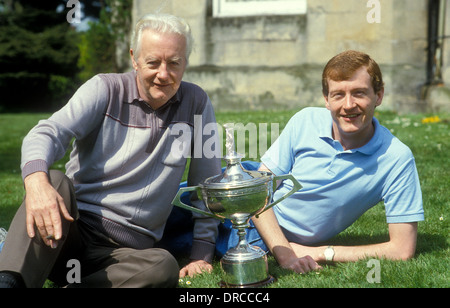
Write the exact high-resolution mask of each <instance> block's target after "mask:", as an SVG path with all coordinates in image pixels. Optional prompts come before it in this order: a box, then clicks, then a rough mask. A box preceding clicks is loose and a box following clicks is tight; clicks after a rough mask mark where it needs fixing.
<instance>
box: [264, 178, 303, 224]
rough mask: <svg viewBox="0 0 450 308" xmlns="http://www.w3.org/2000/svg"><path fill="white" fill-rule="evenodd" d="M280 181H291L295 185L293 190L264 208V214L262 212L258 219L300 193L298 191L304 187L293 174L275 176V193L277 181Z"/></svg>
mask: <svg viewBox="0 0 450 308" xmlns="http://www.w3.org/2000/svg"><path fill="white" fill-rule="evenodd" d="M279 180H291V181H292V183H293V184H294V185H293V186H292V189H291V190H290V191H289V192H287V193H286V194H284V196H283V197H281V198H280V199H278V200H277V201H275V202H273V203H271V204H269V205H268V206H266V207H265V208H264V210H263V211H262V212H260V213H258V214H257V215H255V216H256V218H258V217H259V215H261V214H262V213H264V212H265V211H267V210H268V209H270V208H271V207H273V206H275V205H276V204H278V203H279V202H281V201H283V200H284V199H286V198H287V197H289V196H290V195H292V194H293V193H295V192H296V191H298V190H300V189H301V188H302V185H301V184H300V183H299V182H298V181H297V179H296V178H295V177H294V176H293V175H292V174H284V175H278V176H274V177H273V190H274V191H275V189H276V188H277V181H279Z"/></svg>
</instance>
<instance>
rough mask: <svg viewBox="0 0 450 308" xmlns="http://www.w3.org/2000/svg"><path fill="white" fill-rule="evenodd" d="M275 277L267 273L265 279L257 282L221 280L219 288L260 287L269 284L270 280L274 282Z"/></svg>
mask: <svg viewBox="0 0 450 308" xmlns="http://www.w3.org/2000/svg"><path fill="white" fill-rule="evenodd" d="M276 280H277V279H276V278H274V277H273V276H271V275H269V277H267V279H265V280H263V281H259V282H255V283H249V284H231V283H227V282H225V281H223V280H222V281H221V282H220V284H219V286H220V287H221V288H232V289H233V288H234V289H247V288H248V289H250V288H261V287H264V286H266V285H268V284H271V283H272V282H275V281H276Z"/></svg>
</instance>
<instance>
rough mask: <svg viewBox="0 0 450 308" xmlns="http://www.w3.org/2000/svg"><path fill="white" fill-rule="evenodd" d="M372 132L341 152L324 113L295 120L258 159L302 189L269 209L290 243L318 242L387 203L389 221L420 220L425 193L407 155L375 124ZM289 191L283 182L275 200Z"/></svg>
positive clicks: (402, 146)
mask: <svg viewBox="0 0 450 308" xmlns="http://www.w3.org/2000/svg"><path fill="white" fill-rule="evenodd" d="M373 123H374V126H375V134H374V136H373V137H372V139H371V140H370V141H369V142H368V143H367V144H366V145H364V146H362V147H360V148H357V149H352V150H347V151H344V150H343V148H342V146H341V144H340V143H339V142H338V141H335V140H333V138H332V118H331V115H330V112H329V111H328V110H327V109H325V108H313V107H311V108H305V109H303V110H301V111H300V112H298V113H297V114H296V115H294V116H293V117H292V118H291V119H290V121H289V122H288V124H287V125H286V127H285V129H284V130H283V132H282V133H281V134H280V136H279V138H278V139H277V140H276V141H275V142H274V144H273V145H272V146H271V147H270V149H269V150H268V151H267V152H266V153H265V154H264V156H263V157H262V159H261V160H262V162H263V163H264V164H265V165H266V166H267V167H268V168H269V169H270V170H271V171H272V172H273V173H274V174H276V175H281V174H287V173H292V174H293V175H294V176H295V178H296V179H297V180H298V181H299V182H300V184H302V186H303V188H302V189H300V190H299V191H297V192H296V193H294V194H293V195H292V196H291V197H289V198H287V199H286V200H284V201H283V202H281V203H279V204H278V205H277V206H275V207H274V212H275V214H276V216H277V218H278V222H279V224H280V225H281V227H282V228H283V229H284V230H283V231H285V234H286V237H287V238H288V240H290V241H295V242H297V243H301V244H306V245H310V244H315V243H319V242H322V241H325V240H327V239H329V238H331V237H333V236H335V235H337V234H338V233H340V232H341V231H343V230H344V229H346V228H347V227H349V226H350V225H351V224H352V223H353V222H355V221H356V220H357V219H358V218H359V217H360V216H361V215H362V214H363V213H364V212H366V211H367V210H368V209H370V208H371V207H372V206H374V205H376V204H377V203H378V202H380V201H384V205H385V209H386V220H387V223H407V222H416V221H421V220H424V212H423V206H422V193H421V189H420V183H419V177H418V174H417V169H416V165H415V161H414V157H413V155H412V152H411V150H410V149H409V148H408V147H407V146H406V145H405V144H403V143H402V142H401V141H400V140H399V139H397V138H396V137H394V136H393V135H392V134H391V133H390V132H389V130H388V129H386V128H385V127H383V126H381V125H380V124H379V122H378V120H377V119H375V118H374V119H373ZM291 187H292V185H291V182H290V181H284V183H283V184H282V185H281V186H280V187H279V189H278V190H277V191H276V192H275V193H274V197H273V198H274V200H277V199H278V198H280V197H281V196H282V195H284V194H285V193H286V192H287V191H289V190H290V188H291Z"/></svg>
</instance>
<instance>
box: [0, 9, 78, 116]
mask: <svg viewBox="0 0 450 308" xmlns="http://www.w3.org/2000/svg"><path fill="white" fill-rule="evenodd" d="M61 5H63V6H64V7H65V1H63V0H45V1H35V0H0V67H1V68H2V69H1V71H0V111H1V110H8V111H16V110H50V109H54V108H56V107H57V106H56V105H57V104H58V103H59V101H60V100H61V99H62V98H65V97H66V96H67V94H68V93H69V92H70V91H72V90H73V88H74V87H76V86H77V84H76V82H75V81H74V77H75V76H76V73H77V71H78V68H77V65H76V63H77V60H78V56H79V51H78V47H77V42H78V34H77V33H76V31H75V29H74V28H73V27H71V25H70V24H69V23H68V22H67V20H66V14H67V12H66V11H64V10H57V9H58V7H61Z"/></svg>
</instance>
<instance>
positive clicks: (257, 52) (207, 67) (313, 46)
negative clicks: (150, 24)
mask: <svg viewBox="0 0 450 308" xmlns="http://www.w3.org/2000/svg"><path fill="white" fill-rule="evenodd" d="M375 2H376V1H375ZM307 3H308V10H307V13H306V14H305V15H297V16H251V17H227V18H217V17H213V16H212V5H213V4H212V0H189V1H186V0H165V1H164V0H135V2H134V8H133V19H134V20H137V19H138V18H139V17H140V16H142V15H143V14H146V13H151V12H156V11H161V12H165V13H170V14H174V15H177V16H180V17H183V18H185V19H186V20H187V21H188V22H189V23H190V25H191V27H192V31H193V34H194V37H195V41H196V44H195V49H194V52H193V54H192V56H191V59H190V65H189V68H188V70H187V72H186V74H185V80H187V81H191V82H194V83H196V84H198V85H200V86H201V87H203V88H204V89H205V90H206V91H207V92H208V94H209V95H210V97H211V100H212V101H213V104H214V106H215V108H216V110H239V109H254V110H270V109H298V108H301V107H304V106H323V104H324V101H323V98H322V96H321V73H322V69H323V67H324V65H325V64H326V62H327V61H328V60H329V59H330V58H331V57H333V56H334V55H336V54H337V53H339V52H342V51H344V50H347V49H356V50H361V51H364V52H366V53H368V54H370V55H371V56H372V57H373V58H374V59H375V60H376V61H377V62H378V63H379V64H380V66H381V68H382V71H383V74H384V78H385V83H386V94H385V100H384V102H383V105H382V107H381V108H383V109H389V110H396V111H400V112H411V111H424V110H427V107H428V106H427V104H426V101H424V100H423V99H422V98H421V93H422V92H421V90H422V86H423V85H424V83H425V81H426V47H427V1H423V0H382V1H379V3H380V11H379V12H378V13H379V16H378V17H380V22H379V23H377V22H374V23H370V22H369V21H368V18H367V16H368V14H369V15H370V13H371V12H373V11H371V10H372V8H371V7H368V6H367V4H368V1H366V0H308V1H307ZM445 55H446V56H447V57H448V58H450V56H448V55H447V54H445ZM444 69H446V70H445V72H446V74H450V73H449V70H447V67H444Z"/></svg>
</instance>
